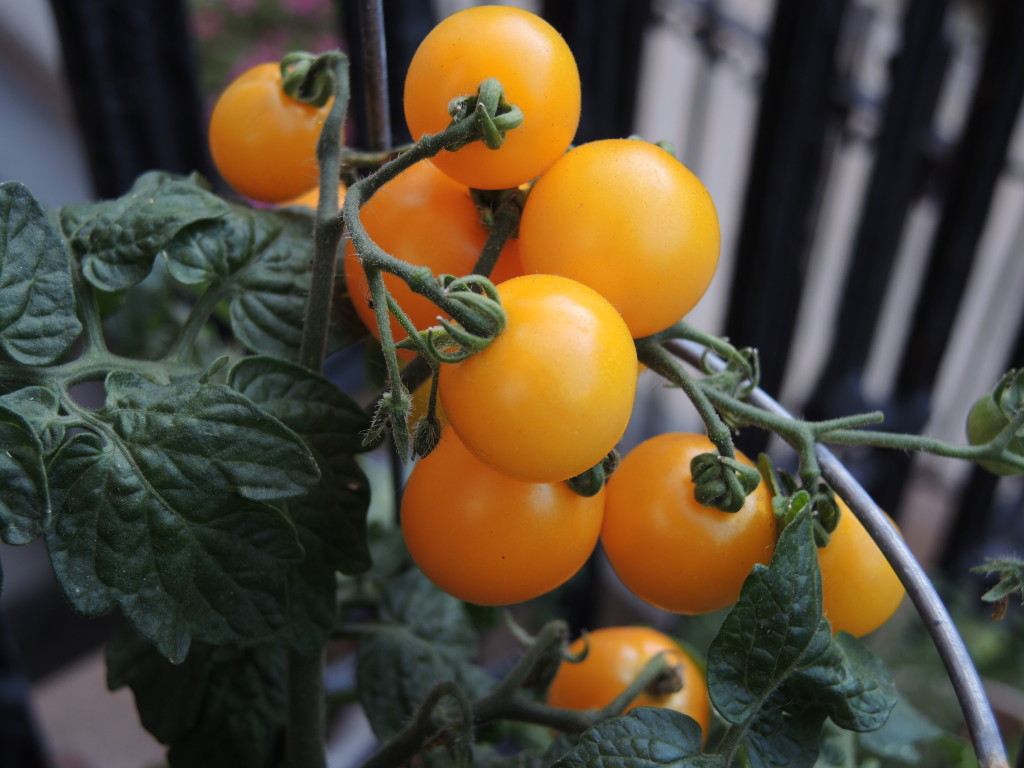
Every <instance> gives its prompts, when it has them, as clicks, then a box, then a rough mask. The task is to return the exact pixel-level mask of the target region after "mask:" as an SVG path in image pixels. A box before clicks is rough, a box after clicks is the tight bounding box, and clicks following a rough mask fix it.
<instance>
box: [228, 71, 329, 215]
mask: <svg viewBox="0 0 1024 768" xmlns="http://www.w3.org/2000/svg"><path fill="white" fill-rule="evenodd" d="M330 108H331V102H328V103H327V104H325V105H324V106H322V107H313V106H311V105H309V104H303V103H302V102H301V101H298V100H296V99H293V98H292V97H291V96H289V95H287V94H286V93H285V92H284V90H283V88H282V85H281V69H280V66H279V65H278V64H277V63H266V64H257V65H256V66H255V67H253V68H252V69H249V70H247V71H246V72H243V73H242V74H241V75H239V76H238V78H236V79H235V80H234V81H233V82H232V83H231V84H230V85H229V86H228V87H227V88H226V89H225V90H224V92H223V93H221V95H220V97H219V98H218V99H217V103H216V104H215V105H214V108H213V114H212V115H211V117H210V128H209V141H210V152H211V154H212V155H213V162H214V164H215V165H216V166H217V170H218V171H219V172H220V174H221V176H223V177H224V180H225V181H226V182H227V183H228V184H230V185H231V186H232V187H234V188H235V189H236V190H237V191H238V192H240V193H242V194H243V195H246V196H248V197H251V198H253V199H255V200H261V201H263V202H267V203H278V202H281V201H282V200H289V199H291V198H293V197H296V196H297V195H300V194H302V193H303V192H305V191H306V190H308V189H309V188H310V187H313V186H315V185H316V183H317V179H318V178H319V167H318V165H317V159H316V143H317V140H318V139H319V137H320V130H321V128H323V124H324V120H325V118H326V117H327V113H328V112H329V111H330Z"/></svg>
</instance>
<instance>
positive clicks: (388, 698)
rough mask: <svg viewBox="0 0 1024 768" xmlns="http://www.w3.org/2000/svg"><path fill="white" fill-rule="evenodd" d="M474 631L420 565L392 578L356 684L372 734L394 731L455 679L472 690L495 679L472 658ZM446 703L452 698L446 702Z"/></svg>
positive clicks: (362, 652) (363, 648) (366, 640)
mask: <svg viewBox="0 0 1024 768" xmlns="http://www.w3.org/2000/svg"><path fill="white" fill-rule="evenodd" d="M475 650H476V633H475V632H474V630H473V627H472V626H471V624H470V621H469V617H468V614H467V613H466V609H465V607H464V606H463V604H462V602H461V601H459V600H457V599H455V598H454V597H451V596H450V595H447V594H445V593H444V592H442V591H441V590H439V589H438V588H437V587H435V586H434V585H433V584H431V583H430V582H429V581H427V579H426V577H425V576H423V574H422V573H420V572H419V571H418V570H415V569H413V570H409V571H406V572H405V573H403V574H402V575H401V576H398V577H395V578H394V579H392V580H390V581H389V582H388V587H387V591H386V592H385V593H384V596H383V600H382V603H381V615H380V622H379V623H377V624H375V625H373V626H372V628H369V629H368V632H367V634H366V635H365V636H363V638H362V639H361V640H360V643H359V656H358V660H357V666H356V684H357V686H358V690H359V699H360V701H361V702H362V704H363V707H364V708H365V710H366V715H367V717H368V718H369V720H370V725H371V726H372V727H373V731H374V733H376V734H377V736H378V737H379V738H381V739H386V738H388V737H389V736H391V735H392V734H394V733H396V732H397V731H398V730H399V729H400V728H401V727H402V726H403V725H404V724H405V723H406V722H407V721H408V719H409V716H410V715H411V714H412V713H413V712H414V711H415V710H416V707H417V706H418V705H419V703H420V702H421V701H422V700H423V698H424V697H425V696H426V694H427V693H428V692H429V691H430V689H431V688H433V687H434V685H436V684H437V683H439V682H441V681H443V680H455V681H456V682H458V683H459V684H460V685H462V686H463V688H464V689H465V690H466V692H467V693H468V695H470V696H476V695H480V694H482V693H483V692H484V691H485V690H486V689H487V688H488V687H489V686H490V684H491V681H490V679H489V678H488V677H487V676H486V675H485V674H484V672H483V671H482V670H480V669H479V668H478V667H474V666H472V665H471V664H470V663H469V660H470V656H471V655H472V654H473V653H474V651H475ZM443 704H445V705H447V704H448V702H443Z"/></svg>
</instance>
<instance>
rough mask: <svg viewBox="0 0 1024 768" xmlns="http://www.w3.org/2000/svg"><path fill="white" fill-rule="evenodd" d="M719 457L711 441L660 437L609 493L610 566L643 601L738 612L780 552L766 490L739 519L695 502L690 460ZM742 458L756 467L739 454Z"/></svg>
mask: <svg viewBox="0 0 1024 768" xmlns="http://www.w3.org/2000/svg"><path fill="white" fill-rule="evenodd" d="M713 450H714V445H713V444H712V442H711V441H710V440H709V439H708V438H707V437H706V436H705V435H698V434H689V433H666V434H661V435H657V436H655V437H652V438H650V439H649V440H646V441H645V442H643V443H641V444H640V445H638V446H637V447H635V448H634V449H633V450H631V451H630V452H629V453H628V454H626V456H625V457H624V458H623V460H622V464H621V465H620V466H619V468H618V469H617V470H616V471H615V473H614V474H613V475H612V476H611V479H610V480H609V481H608V486H607V488H606V489H605V490H606V493H607V503H606V507H605V519H604V525H603V527H602V529H601V543H602V545H603V547H604V551H605V554H606V555H607V557H608V561H609V563H610V564H611V566H612V568H613V569H614V571H615V573H616V574H617V575H618V577H619V579H620V580H621V581H622V583H623V584H625V585H626V587H628V588H629V589H630V590H631V591H632V592H633V593H634V594H635V595H636V596H637V597H639V598H641V599H642V600H645V601H646V602H648V603H651V604H652V605H655V606H657V607H659V608H662V609H663V610H666V611H671V612H673V613H681V614H700V613H708V612H710V611H716V610H719V609H721V608H726V607H728V606H729V605H732V604H733V603H734V602H736V600H737V599H738V598H739V594H740V588H741V587H742V585H743V581H744V580H745V579H746V577H747V575H748V574H749V573H750V570H751V569H752V568H753V567H754V565H755V564H756V563H765V564H767V563H768V561H769V560H770V559H771V556H772V553H773V552H774V551H775V540H776V523H775V514H774V512H773V511H772V504H771V493H770V491H769V490H768V488H767V484H766V483H763V482H762V483H760V484H759V485H758V487H757V488H756V489H755V490H754V492H753V493H752V494H750V495H748V496H747V498H746V501H745V502H744V505H743V508H742V509H741V510H740V511H738V512H722V511H721V510H718V509H711V508H708V507H704V506H702V505H701V504H700V503H699V502H697V500H696V499H695V498H694V495H693V492H694V484H693V479H692V477H691V475H690V461H691V459H693V457H694V456H697V455H698V454H700V453H705V452H708V451H713ZM736 458H737V459H738V460H740V461H743V462H745V463H747V464H751V466H753V464H752V463H751V462H750V460H749V459H747V457H746V456H744V455H743V454H742V453H740V452H739V451H737V452H736Z"/></svg>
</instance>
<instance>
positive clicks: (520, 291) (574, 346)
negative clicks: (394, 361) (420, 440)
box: [439, 275, 637, 482]
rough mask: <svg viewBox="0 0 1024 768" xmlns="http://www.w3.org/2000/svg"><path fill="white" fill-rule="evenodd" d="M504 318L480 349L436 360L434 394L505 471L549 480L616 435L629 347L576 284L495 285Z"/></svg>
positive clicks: (606, 310)
mask: <svg viewBox="0 0 1024 768" xmlns="http://www.w3.org/2000/svg"><path fill="white" fill-rule="evenodd" d="M497 289H498V294H499V296H500V297H501V302H502V306H503V307H504V308H505V311H506V314H507V316H508V325H507V327H506V328H505V330H504V331H502V333H501V334H499V335H498V337H497V338H496V339H495V340H494V341H493V342H492V343H491V344H490V346H488V347H487V348H486V349H484V350H483V351H482V352H479V353H477V354H475V355H473V356H471V357H470V358H468V359H467V360H465V361H463V362H461V363H457V364H454V365H443V366H442V367H441V377H440V389H439V392H440V396H441V402H442V403H443V405H444V410H445V413H446V414H447V416H448V419H449V421H450V423H451V425H452V426H453V427H454V429H455V431H456V432H457V433H458V434H459V437H460V438H461V439H462V441H463V442H464V443H465V444H466V447H467V448H468V449H469V450H470V451H472V452H473V453H474V454H475V455H476V456H477V457H478V458H480V460H481V461H483V462H485V463H486V464H489V465H491V466H492V467H494V468H495V469H497V470H499V471H500V472H503V473H505V474H507V475H509V476H511V477H516V478H518V479H520V480H528V481H531V482H555V481H558V480H567V479H568V478H570V477H574V476H575V475H578V474H580V473H581V472H584V471H585V470H587V469H590V468H591V467H593V466H594V465H595V464H597V463H598V462H600V461H601V460H602V459H603V458H604V457H605V456H606V455H607V454H608V452H609V451H611V450H612V448H614V447H615V445H616V443H618V441H619V440H620V439H621V437H622V435H623V433H624V432H625V430H626V425H627V424H628V422H629V417H630V415H631V413H632V408H633V398H634V396H635V394H636V380H637V360H636V348H635V347H634V345H633V340H632V338H631V337H630V335H629V329H628V328H626V325H625V323H624V322H623V321H622V318H621V317H620V316H619V314H618V313H617V312H616V311H615V309H614V308H613V307H612V306H611V305H610V304H609V303H608V302H607V301H605V299H603V298H602V297H601V296H600V295H599V294H597V293H595V292H594V291H593V290H591V289H590V288H587V287H586V286H585V285H582V284H580V283H577V282H576V281H574V280H569V279H568V278H565V277H559V276H557V275H523V276H520V277H517V278H513V279H512V280H507V281H505V282H503V283H500V284H499V285H498V286H497Z"/></svg>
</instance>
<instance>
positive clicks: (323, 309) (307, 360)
mask: <svg viewBox="0 0 1024 768" xmlns="http://www.w3.org/2000/svg"><path fill="white" fill-rule="evenodd" d="M330 56H331V61H330V62H329V63H330V65H331V66H332V67H333V69H334V78H335V80H334V87H335V94H334V104H332V105H331V109H330V111H329V112H328V115H327V118H326V120H324V126H323V129H322V130H321V132H320V138H319V140H318V142H317V161H318V163H319V165H320V196H319V200H318V202H317V213H316V224H315V225H314V229H313V241H314V246H313V248H314V250H313V266H312V274H311V276H310V286H309V296H308V297H307V299H306V314H305V322H304V324H303V326H302V340H301V341H300V344H299V363H300V364H301V365H303V366H304V367H306V368H308V369H309V370H311V371H315V372H317V373H319V372H321V371H322V370H323V365H324V357H325V356H326V352H327V335H328V329H329V327H330V318H331V299H332V296H333V293H334V279H335V271H336V267H337V255H338V246H339V244H340V243H341V236H342V232H343V226H342V224H341V222H340V221H339V220H338V217H337V212H338V179H339V178H340V175H341V143H342V142H341V137H342V132H343V130H344V127H345V117H346V114H347V112H348V99H349V81H348V78H349V66H348V58H347V57H346V56H345V55H344V54H342V53H333V54H330ZM326 734H327V724H326V713H325V696H324V650H321V652H320V653H318V654H314V655H313V656H306V655H304V654H301V653H298V652H297V651H296V650H295V649H293V648H290V649H289V650H288V723H287V728H286V732H285V762H286V765H287V766H288V768H326V765H327V755H326V751H325V744H326V741H327V735H326Z"/></svg>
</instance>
